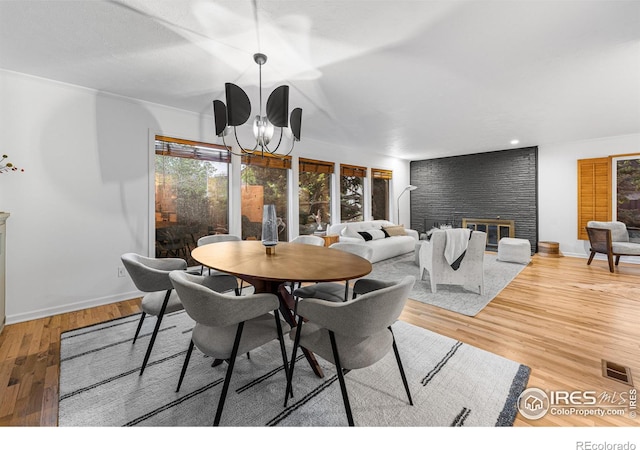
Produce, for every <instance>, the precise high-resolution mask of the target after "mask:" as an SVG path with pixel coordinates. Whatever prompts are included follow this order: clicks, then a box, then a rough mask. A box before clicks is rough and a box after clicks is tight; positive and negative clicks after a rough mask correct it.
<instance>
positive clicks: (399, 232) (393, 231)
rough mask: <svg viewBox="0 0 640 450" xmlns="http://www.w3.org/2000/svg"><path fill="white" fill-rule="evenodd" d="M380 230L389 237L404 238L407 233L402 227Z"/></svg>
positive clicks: (395, 226) (389, 227) (396, 226)
mask: <svg viewBox="0 0 640 450" xmlns="http://www.w3.org/2000/svg"><path fill="white" fill-rule="evenodd" d="M382 229H383V230H384V231H385V232H386V233H387V234H388V235H389V236H406V235H407V231H406V230H405V229H404V226H403V225H392V226H388V227H382Z"/></svg>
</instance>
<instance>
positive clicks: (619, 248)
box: [611, 242, 640, 256]
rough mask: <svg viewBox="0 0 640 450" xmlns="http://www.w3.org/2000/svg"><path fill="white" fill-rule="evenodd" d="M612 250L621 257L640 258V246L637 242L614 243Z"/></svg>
mask: <svg viewBox="0 0 640 450" xmlns="http://www.w3.org/2000/svg"><path fill="white" fill-rule="evenodd" d="M611 250H613V253H618V254H620V255H632V256H635V255H638V256H640V244H637V243H635V242H612V243H611Z"/></svg>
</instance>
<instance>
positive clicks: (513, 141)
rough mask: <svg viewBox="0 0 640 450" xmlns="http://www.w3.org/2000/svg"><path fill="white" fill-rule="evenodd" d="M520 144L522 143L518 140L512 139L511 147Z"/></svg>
mask: <svg viewBox="0 0 640 450" xmlns="http://www.w3.org/2000/svg"><path fill="white" fill-rule="evenodd" d="M519 143H520V141H519V140H517V139H512V140H511V145H516V144H519Z"/></svg>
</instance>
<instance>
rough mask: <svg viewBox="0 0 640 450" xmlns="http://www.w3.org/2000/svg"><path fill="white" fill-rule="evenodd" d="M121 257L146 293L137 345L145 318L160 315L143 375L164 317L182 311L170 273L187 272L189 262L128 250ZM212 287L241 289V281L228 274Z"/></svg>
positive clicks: (223, 289) (212, 283) (145, 360)
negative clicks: (176, 271) (148, 255)
mask: <svg viewBox="0 0 640 450" xmlns="http://www.w3.org/2000/svg"><path fill="white" fill-rule="evenodd" d="M120 259H121V260H122V264H124V267H125V269H127V272H128V273H129V276H130V277H131V279H132V280H133V284H135V286H136V288H138V289H139V290H140V291H142V292H144V293H145V295H144V296H143V297H142V303H141V304H140V308H141V309H142V314H141V315H140V321H139V322H138V327H137V329H136V334H135V336H134V337H133V343H134V344H135V343H136V340H137V339H138V335H139V334H140V329H141V328H142V323H143V322H144V319H145V317H146V316H147V315H151V316H156V317H157V320H156V324H155V327H154V329H153V333H152V334H151V340H150V341H149V344H148V346H147V351H146V353H145V355H144V360H143V362H142V367H141V368H140V375H142V374H143V373H144V369H145V368H146V367H147V363H148V362H149V357H150V356H151V350H152V349H153V345H154V344H155V341H156V337H157V336H158V330H159V329H160V323H161V322H162V318H163V317H164V315H165V314H168V313H171V312H174V311H180V310H181V309H182V308H183V307H182V303H181V301H180V298H179V296H178V294H177V293H176V292H175V291H174V290H173V285H172V284H171V280H170V279H169V273H170V272H171V271H174V270H179V271H186V270H187V262H186V261H185V260H184V259H182V258H149V257H146V256H142V255H138V254H137V253H125V254H123V255H122V256H121V257H120ZM210 286H211V288H212V289H216V290H219V291H228V290H231V289H234V288H237V286H238V283H237V281H236V279H235V277H232V276H231V275H225V276H221V277H215V279H214V278H213V277H212V279H211V282H210Z"/></svg>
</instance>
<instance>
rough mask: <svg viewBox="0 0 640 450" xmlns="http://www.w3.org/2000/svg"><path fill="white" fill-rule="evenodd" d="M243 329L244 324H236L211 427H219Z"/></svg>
mask: <svg viewBox="0 0 640 450" xmlns="http://www.w3.org/2000/svg"><path fill="white" fill-rule="evenodd" d="M243 328H244V322H240V323H239V324H238V330H237V331H236V340H235V341H234V342H233V350H231V357H230V358H229V367H227V375H226V376H225V377H224V384H223V385H222V392H220V400H218V409H217V410H216V417H215V419H213V426H214V427H217V426H218V425H220V417H221V416H222V408H224V401H225V399H226V398H227V391H228V390H229V383H230V381H231V373H232V372H233V366H234V364H235V362H236V356H238V347H240V338H241V337H242V329H243Z"/></svg>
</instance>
